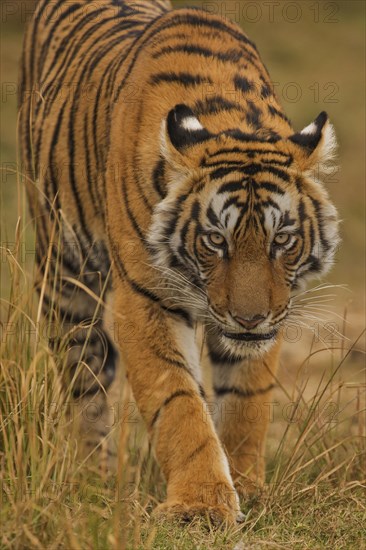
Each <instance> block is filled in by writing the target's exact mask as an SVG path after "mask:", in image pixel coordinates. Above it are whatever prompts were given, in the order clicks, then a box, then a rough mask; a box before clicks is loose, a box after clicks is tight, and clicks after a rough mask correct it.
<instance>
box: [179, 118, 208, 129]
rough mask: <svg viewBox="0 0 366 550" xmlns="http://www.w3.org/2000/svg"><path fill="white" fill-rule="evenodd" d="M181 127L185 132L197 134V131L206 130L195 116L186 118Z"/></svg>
mask: <svg viewBox="0 0 366 550" xmlns="http://www.w3.org/2000/svg"><path fill="white" fill-rule="evenodd" d="M181 126H182V128H184V130H188V131H189V132H196V131H197V130H203V129H204V128H203V126H202V124H201V123H200V121H199V120H198V118H195V117H193V116H189V117H186V118H184V119H183V120H182V122H181Z"/></svg>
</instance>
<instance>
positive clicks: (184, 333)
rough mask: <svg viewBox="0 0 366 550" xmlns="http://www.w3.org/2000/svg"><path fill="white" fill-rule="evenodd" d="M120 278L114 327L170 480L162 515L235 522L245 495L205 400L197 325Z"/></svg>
mask: <svg viewBox="0 0 366 550" xmlns="http://www.w3.org/2000/svg"><path fill="white" fill-rule="evenodd" d="M116 263H117V262H116ZM122 269H123V268H121V272H122ZM120 275H122V276H125V280H123V279H122V277H121V276H120V278H119V280H118V281H117V282H116V293H115V296H116V315H115V323H116V325H117V326H120V328H121V330H120V331H118V336H119V340H120V342H121V355H122V359H123V363H124V365H125V367H126V374H127V377H128V380H129V382H130V384H131V388H132V391H133V394H134V397H135V399H136V402H137V405H138V407H139V410H140V412H141V414H142V416H143V418H144V420H145V422H146V423H147V426H148V431H149V435H150V438H151V440H152V442H153V444H154V448H155V453H156V456H157V459H158V462H159V464H160V467H161V469H162V472H163V474H164V476H165V478H166V481H167V501H166V502H165V503H164V504H162V505H160V506H159V507H158V513H162V514H164V515H165V514H168V515H170V514H172V515H178V516H181V517H182V516H183V517H184V518H187V519H188V518H191V517H193V516H194V515H196V514H206V512H208V513H209V514H210V516H211V518H212V519H213V520H214V521H216V520H229V521H235V520H236V518H237V515H238V513H239V503H238V497H237V494H236V491H235V489H234V487H233V484H232V479H231V475H230V471H229V466H228V461H227V458H226V455H225V453H224V451H223V449H222V446H221V444H220V442H219V439H218V437H217V434H216V432H215V429H214V425H213V421H212V419H211V417H210V415H209V414H208V413H207V410H206V407H205V402H204V398H203V397H202V390H201V386H200V380H199V370H198V351H197V348H196V342H195V331H194V328H193V327H191V326H190V323H189V319H184V318H180V317H179V316H178V315H173V314H172V313H169V312H167V311H166V310H165V309H164V308H163V307H162V306H161V304H160V303H157V302H156V301H154V300H153V299H151V297H148V296H151V295H147V294H148V293H147V291H144V289H143V288H142V287H141V286H140V285H138V284H137V283H135V281H134V280H131V279H130V278H129V275H128V274H127V273H126V272H125V273H123V272H122V273H120ZM116 278H117V277H116V276H114V280H116ZM119 319H120V321H119ZM126 322H127V323H128V325H131V324H132V325H133V326H134V338H133V339H130V338H128V339H125V338H124V337H123V327H124V326H126Z"/></svg>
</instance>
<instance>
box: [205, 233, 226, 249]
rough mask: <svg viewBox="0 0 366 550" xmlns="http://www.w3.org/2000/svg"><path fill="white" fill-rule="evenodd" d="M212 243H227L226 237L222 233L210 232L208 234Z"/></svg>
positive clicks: (221, 244) (216, 244)
mask: <svg viewBox="0 0 366 550" xmlns="http://www.w3.org/2000/svg"><path fill="white" fill-rule="evenodd" d="M208 238H209V240H210V242H211V244H213V245H215V246H223V245H224V244H225V242H226V241H225V237H223V236H222V235H221V234H220V233H210V234H209V236H208Z"/></svg>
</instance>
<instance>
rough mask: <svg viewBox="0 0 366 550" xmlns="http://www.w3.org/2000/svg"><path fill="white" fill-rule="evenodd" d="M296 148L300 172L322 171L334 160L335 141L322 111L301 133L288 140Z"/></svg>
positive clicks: (326, 116)
mask: <svg viewBox="0 0 366 550" xmlns="http://www.w3.org/2000/svg"><path fill="white" fill-rule="evenodd" d="M289 140H290V141H291V142H292V143H294V144H295V145H296V146H297V147H296V148H297V150H298V152H299V153H300V155H297V156H298V160H299V164H300V167H301V169H302V170H316V169H317V168H318V169H320V170H322V169H323V168H325V167H326V166H327V164H328V163H329V162H330V161H332V160H333V159H334V156H335V151H336V148H337V140H336V136H335V132H334V128H333V126H332V124H330V122H329V119H328V115H327V113H325V112H324V111H323V112H321V113H320V115H318V117H317V118H316V119H315V120H314V122H312V123H311V124H309V126H306V128H304V129H303V130H301V132H299V133H297V134H294V135H293V136H291V137H290V138H289Z"/></svg>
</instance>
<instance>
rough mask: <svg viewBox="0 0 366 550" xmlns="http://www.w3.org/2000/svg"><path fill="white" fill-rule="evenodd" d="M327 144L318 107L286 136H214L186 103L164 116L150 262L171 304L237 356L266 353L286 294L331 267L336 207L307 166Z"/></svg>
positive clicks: (328, 130)
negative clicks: (163, 192)
mask: <svg viewBox="0 0 366 550" xmlns="http://www.w3.org/2000/svg"><path fill="white" fill-rule="evenodd" d="M334 142H335V140H334V136H333V131H332V127H331V126H330V125H329V122H328V121H327V117H326V115H325V113H322V114H321V115H319V117H318V118H317V119H316V121H315V122H314V123H312V124H311V125H310V126H309V127H307V128H305V130H303V132H301V133H299V134H295V135H294V136H290V137H289V138H286V139H280V138H277V137H275V138H273V137H270V138H267V139H265V138H259V137H258V136H257V137H255V136H249V135H245V134H241V133H240V132H239V131H229V132H223V133H221V134H219V135H212V134H211V133H210V132H209V131H208V130H207V129H206V128H204V127H203V126H202V125H201V123H200V122H199V121H198V120H197V118H195V116H194V114H193V113H192V111H190V110H189V109H188V108H187V107H185V106H178V107H176V109H175V110H174V111H172V112H171V113H170V114H169V116H168V120H167V124H166V125H164V131H163V143H164V146H163V155H164V157H165V159H166V162H167V169H166V175H167V178H168V181H167V189H168V192H167V196H166V198H165V199H164V200H163V201H162V202H161V203H160V204H159V205H158V207H157V208H156V212H155V214H154V220H153V224H152V226H151V230H150V236H149V242H150V245H151V249H152V252H153V256H152V257H153V261H154V264H155V266H156V267H157V268H158V269H159V270H160V271H161V272H162V273H163V277H164V279H165V281H166V288H167V290H168V291H169V290H170V291H171V294H170V295H171V297H172V299H173V301H174V303H175V304H179V305H180V306H181V307H185V308H186V309H188V310H189V311H190V312H191V313H192V314H193V315H194V316H196V317H197V318H198V319H201V320H202V321H203V322H204V323H205V324H206V325H208V330H211V331H213V332H215V334H216V335H217V338H218V340H219V341H220V342H221V344H222V345H223V348H224V349H225V351H226V352H229V353H232V354H233V355H235V356H236V357H238V356H246V355H251V354H261V353H264V352H265V351H267V350H268V349H269V348H270V347H271V345H272V344H273V343H274V341H275V340H276V337H277V336H278V334H279V332H280V328H281V326H282V324H283V322H284V320H285V319H286V317H287V315H288V313H289V311H290V309H291V296H292V294H293V291H294V290H295V289H297V288H298V287H299V286H300V285H302V284H303V283H304V281H305V280H306V279H308V278H309V277H311V276H314V275H319V274H324V273H325V272H327V271H328V269H329V268H330V266H331V264H332V260H333V256H334V252H335V248H336V245H337V243H338V221H337V213H336V210H335V208H334V206H333V205H332V204H331V203H330V201H329V199H328V196H327V193H326V191H325V190H324V188H323V186H322V184H321V183H320V182H319V181H318V179H317V178H316V176H315V170H318V171H319V170H322V169H324V166H325V165H326V163H327V162H328V161H329V160H330V157H331V155H332V150H333V148H334V144H335V143H334Z"/></svg>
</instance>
